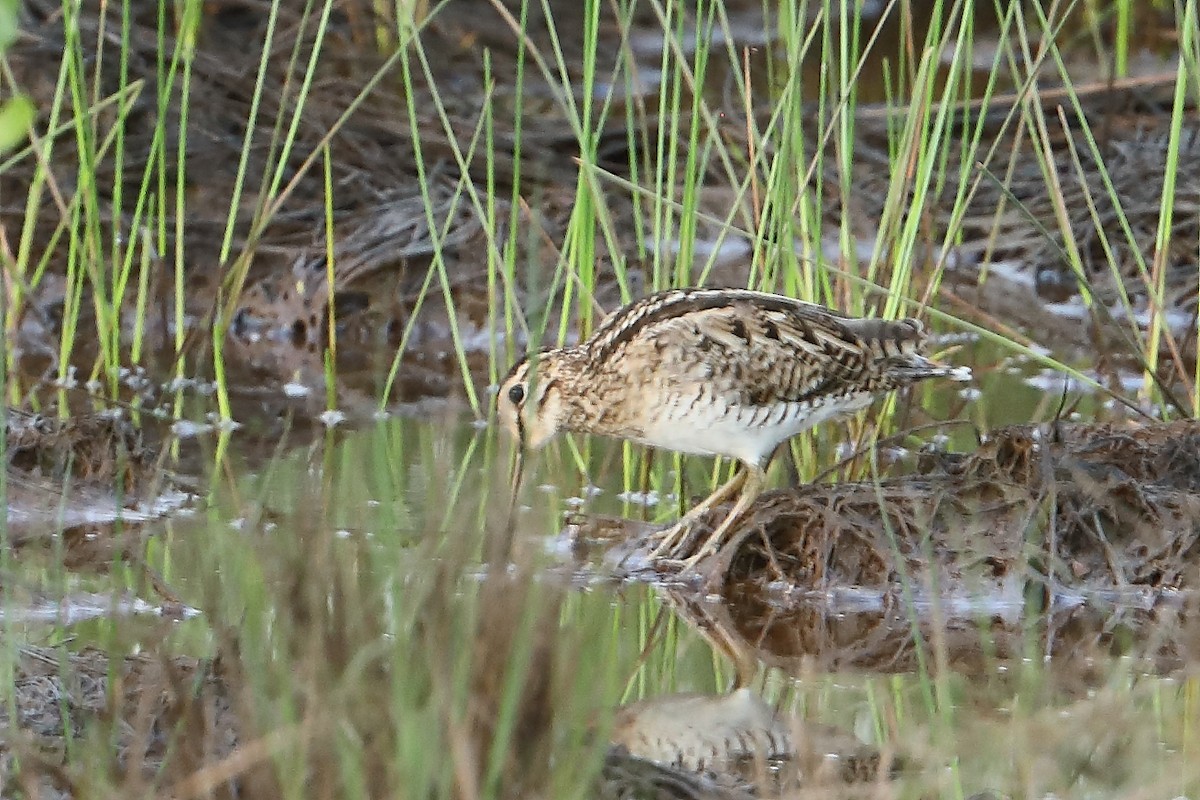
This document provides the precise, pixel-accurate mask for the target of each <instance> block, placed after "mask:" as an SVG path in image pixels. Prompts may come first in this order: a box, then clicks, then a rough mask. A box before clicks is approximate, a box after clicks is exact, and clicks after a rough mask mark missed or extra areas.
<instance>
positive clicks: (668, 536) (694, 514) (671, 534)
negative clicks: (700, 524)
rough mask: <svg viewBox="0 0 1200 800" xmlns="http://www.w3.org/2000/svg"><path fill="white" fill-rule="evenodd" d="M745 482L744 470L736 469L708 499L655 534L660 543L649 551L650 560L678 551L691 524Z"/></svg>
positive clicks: (742, 468)
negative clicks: (658, 537)
mask: <svg viewBox="0 0 1200 800" xmlns="http://www.w3.org/2000/svg"><path fill="white" fill-rule="evenodd" d="M745 482H746V468H745V467H741V468H740V469H738V471H737V474H735V475H734V476H733V477H732V478H730V479H729V480H727V481H725V483H723V484H721V485H720V486H718V487H717V489H716V490H715V491H713V493H712V494H710V495H709V496H708V497H706V498H704V500H702V501H701V502H700V504H699V505H697V506H696V507H695V508H693V509H692V510H691V511H689V512H688V513H686V514H684V515H683V516H682V517H680V518H679V520H678V521H677V522H676V523H675V524H674V525H672V526H671V527H669V528H667V529H666V530H664V531H661V532H660V533H658V534H656V536H661V537H662V541H660V542H659V543H658V546H657V547H655V548H654V550H653V551H651V553H650V558H658V557H660V556H662V555H664V554H666V553H672V552H674V551H675V550H676V549H678V548H679V546H680V545H681V544H683V541H684V539H685V538H686V537H687V532H688V530H689V529H690V528H691V527H692V523H693V522H695V521H696V520H697V519H699V518H700V517H701V516H703V515H704V514H706V513H708V512H709V511H711V510H712V509H714V508H716V507H717V506H719V505H720V504H721V503H724V502H725V501H726V500H727V499H729V496H730V495H732V494H733V493H734V492H736V491H737V490H738V489H740V488H741V487H742V484H743V483H745Z"/></svg>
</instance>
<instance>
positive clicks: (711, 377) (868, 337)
mask: <svg viewBox="0 0 1200 800" xmlns="http://www.w3.org/2000/svg"><path fill="white" fill-rule="evenodd" d="M924 341H925V334H924V329H923V326H922V325H921V323H920V322H919V321H917V320H915V319H905V320H898V321H889V320H880V319H859V318H854V317H847V316H844V315H842V314H839V313H837V312H834V311H831V310H829V309H827V308H825V307H823V306H819V305H814V304H812V303H805V302H801V301H799V300H793V299H791V298H788V297H782V296H780V295H774V294H765V293H762V292H753V291H747V290H740V289H678V290H670V291H665V292H659V293H657V294H653V295H650V296H648V297H645V298H643V299H641V300H639V301H637V302H634V303H632V304H630V305H627V306H625V307H624V308H622V309H620V310H618V311H616V312H615V313H614V314H612V315H611V316H609V317H608V318H607V319H606V320H605V321H604V322H603V323H601V325H600V326H599V327H598V328H597V329H596V332H595V333H594V334H593V335H592V337H591V338H589V339H588V340H587V341H585V342H582V343H580V344H578V345H576V346H574V347H565V348H559V349H554V350H544V351H542V352H540V353H538V354H536V355H535V356H532V357H530V358H526V359H523V360H521V361H520V362H518V363H517V364H516V365H515V366H514V367H513V368H512V370H511V372H509V374H508V376H507V377H506V378H505V379H504V381H503V382H502V383H501V384H500V391H499V395H498V398H497V406H498V414H499V417H500V420H501V421H502V422H503V424H504V425H505V427H507V428H508V429H509V430H510V431H511V432H512V433H513V434H514V435H515V436H516V437H517V439H518V440H519V443H520V445H521V448H522V450H524V449H525V448H526V447H532V448H536V447H541V446H542V445H544V444H545V443H546V442H548V441H549V440H550V439H551V438H552V437H553V436H554V435H555V434H557V433H559V432H560V431H572V432H577V433H594V434H600V435H604V436H613V437H617V438H620V439H628V440H631V441H635V442H639V443H641V444H645V445H650V446H652V447H661V448H663V449H667V450H675V451H678V452H682V453H692V454H697V455H709V456H727V457H730V458H736V459H738V460H739V461H741V462H742V465H743V467H744V468H743V469H742V470H740V471H739V473H738V474H737V475H736V476H734V477H733V479H731V480H730V481H729V482H727V483H726V484H725V485H723V486H721V487H719V488H718V489H717V490H716V491H714V492H713V493H712V494H711V495H710V496H709V497H708V498H707V499H705V500H704V501H703V502H701V503H700V504H699V505H698V506H696V508H694V509H693V510H692V511H691V512H690V513H689V514H688V515H687V516H685V517H684V518H683V519H682V520H680V521H679V522H678V523H677V524H675V525H674V526H672V527H671V528H669V529H667V530H666V531H664V532H663V533H662V534H661V537H662V538H661V543H660V544H659V546H658V548H657V549H656V550H655V555H668V556H670V557H672V558H679V559H683V558H687V559H688V564H687V566H688V567H691V566H694V565H695V563H696V562H697V561H699V560H700V559H702V558H704V557H705V556H708V555H711V554H713V553H715V552H717V551H718V550H719V549H720V547H721V546H722V545H723V544H724V542H725V541H726V537H727V534H728V533H729V531H730V529H731V527H732V526H733V524H734V523H735V522H737V520H738V519H739V518H740V517H741V516H742V514H744V513H745V512H746V510H747V509H748V508H749V507H750V505H751V503H753V502H754V499H755V498H756V497H757V496H758V495H759V494H760V493H761V491H762V489H763V486H764V483H765V479H766V466H767V463H768V462H769V461H770V458H771V455H772V454H773V453H774V451H775V449H776V447H778V445H779V444H780V443H782V442H784V441H786V440H787V439H789V438H791V437H792V436H795V435H796V434H798V433H800V432H801V431H804V430H806V429H808V428H811V427H813V426H814V425H817V424H819V423H821V422H824V421H825V420H829V419H832V418H835V417H838V416H841V415H844V414H850V413H853V412H855V411H858V410H860V409H863V408H866V407H867V406H868V405H870V404H871V402H872V401H873V400H874V399H875V398H876V397H877V396H879V395H881V394H883V393H885V392H888V391H891V390H893V389H899V388H903V387H905V386H909V385H911V384H913V383H916V382H917V381H921V380H925V379H926V378H953V379H956V380H967V379H969V378H970V374H971V373H970V370H968V369H966V368H962V367H949V366H944V365H942V364H938V363H936V362H934V361H931V360H929V359H928V358H926V357H925V356H924V355H922V353H921V350H922V346H923V344H924ZM739 491H740V492H741V494H740V497H739V498H738V500H737V502H736V504H735V505H734V507H733V510H732V511H731V512H730V513H729V514H728V515H727V516H726V518H725V520H724V521H723V522H722V523H721V524H720V525H719V526H718V527H717V528H716V530H714V531H713V532H712V534H711V535H710V536H709V538H708V540H707V541H706V542H705V543H704V544H703V546H702V547H700V548H698V549H694V548H693V547H692V546H691V545H690V544H689V542H688V540H689V537H688V535H687V534H688V531H689V528H690V526H691V524H692V522H694V521H695V520H696V519H697V518H698V517H699V516H700V515H702V514H704V513H705V512H707V511H709V510H710V509H712V508H714V507H716V506H717V505H719V504H720V503H722V502H724V501H725V500H727V499H729V498H730V497H732V496H734V495H735V494H737V493H738V492H739Z"/></svg>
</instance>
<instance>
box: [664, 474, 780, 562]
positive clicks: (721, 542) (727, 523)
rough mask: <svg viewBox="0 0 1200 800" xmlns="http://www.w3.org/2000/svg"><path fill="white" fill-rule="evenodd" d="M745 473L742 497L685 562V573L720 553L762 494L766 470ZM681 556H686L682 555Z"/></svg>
mask: <svg viewBox="0 0 1200 800" xmlns="http://www.w3.org/2000/svg"><path fill="white" fill-rule="evenodd" d="M745 473H746V477H745V479H744V480H743V483H744V484H745V485H744V486H743V487H742V496H741V497H739V498H738V501H737V503H736V504H735V505H734V507H733V510H732V511H730V512H729V515H728V516H726V517H725V519H724V520H723V521H722V522H721V524H720V525H718V526H717V528H716V530H714V531H713V532H712V535H711V536H709V537H708V539H707V541H705V542H704V545H703V546H702V547H701V548H700V549H699V550H697V551H696V552H695V553H694V554H692V555H691V556H690V557H688V559H687V561H685V562H684V564H683V571H685V572H686V571H687V570H690V569H693V568H694V567H695V566H696V565H697V564H699V563H700V562H701V561H702V560H703V559H704V558H706V557H707V556H710V555H714V554H716V553H717V552H719V551H720V549H721V548H722V547H724V546H725V537H726V536H728V534H729V531H730V530H731V529H732V528H733V526H734V524H735V523H736V522H737V521H738V520H739V519H740V518H741V517H742V516H743V515H744V514H745V513H746V511H747V510H749V508H750V506H751V505H752V504H753V503H754V501H755V500H756V499H757V498H758V496H759V495H760V494H762V490H763V486H764V485H765V484H766V479H767V473H766V470H764V469H763V468H762V467H760V466H757V465H755V466H747V467H746V470H745ZM680 555H681V556H682V555H685V554H683V553H681V554H680Z"/></svg>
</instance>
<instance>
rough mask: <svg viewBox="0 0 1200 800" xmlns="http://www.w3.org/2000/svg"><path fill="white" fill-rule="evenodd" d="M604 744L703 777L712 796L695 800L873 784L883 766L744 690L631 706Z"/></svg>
mask: <svg viewBox="0 0 1200 800" xmlns="http://www.w3.org/2000/svg"><path fill="white" fill-rule="evenodd" d="M610 741H611V742H612V745H613V748H614V752H615V753H616V754H620V755H628V756H629V757H631V758H636V759H642V760H644V761H646V762H650V763H652V764H655V765H658V766H660V767H665V768H668V769H672V770H677V771H678V772H679V773H680V774H683V775H696V776H703V777H704V778H706V779H707V780H709V781H711V782H712V786H709V787H707V788H708V789H709V790H711V791H718V793H717V794H711V795H698V796H713V797H728V798H732V797H744V796H746V794H745V793H746V792H750V793H751V794H758V793H759V792H761V791H762V790H763V789H766V788H777V787H763V786H761V785H757V784H760V783H761V782H762V781H763V780H764V779H767V778H769V779H770V780H771V781H772V782H779V783H789V784H790V783H793V782H799V781H803V782H804V784H805V785H808V786H812V785H814V784H816V783H820V782H821V781H823V780H824V781H830V780H832V781H835V782H845V781H859V780H872V779H874V778H876V777H877V773H878V771H879V769H880V762H881V759H880V757H879V754H878V752H877V751H875V750H874V749H872V748H869V747H867V746H866V745H864V744H862V743H861V742H859V741H858V740H857V739H855V738H854V737H853V736H851V735H850V734H847V733H844V732H843V731H840V730H838V729H836V728H832V727H830V726H826V725H814V724H811V723H806V722H803V721H801V720H799V719H797V718H794V717H791V716H789V715H785V714H779V713H777V712H776V711H775V710H774V709H772V708H771V707H770V706H768V705H767V704H766V703H765V702H763V700H762V698H760V697H759V696H758V695H757V694H755V693H754V692H752V691H751V690H750V689H748V688H742V689H738V690H736V691H734V692H732V693H730V694H726V695H706V694H671V695H664V696H660V697H652V698H649V699H647V700H643V701H641V702H638V703H632V704H630V705H628V706H625V707H624V708H621V709H619V710H618V711H617V714H616V718H615V720H614V725H613V731H612V735H611V739H610ZM611 760H612V758H611V754H610V761H611ZM607 774H608V773H607V772H606V775H607ZM756 785H757V786H756ZM720 792H725V793H724V794H722V793H720ZM659 796H667V797H673V796H675V795H670V794H667V795H659ZM688 796H693V795H688Z"/></svg>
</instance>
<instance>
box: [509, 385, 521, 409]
mask: <svg viewBox="0 0 1200 800" xmlns="http://www.w3.org/2000/svg"><path fill="white" fill-rule="evenodd" d="M508 399H509V400H511V401H512V404H513V405H514V406H519V405H521V401H522V400H524V399H525V387H524V386H521V385H519V384H518V385H517V386H514V387H512V388H511V389H509V390H508Z"/></svg>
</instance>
